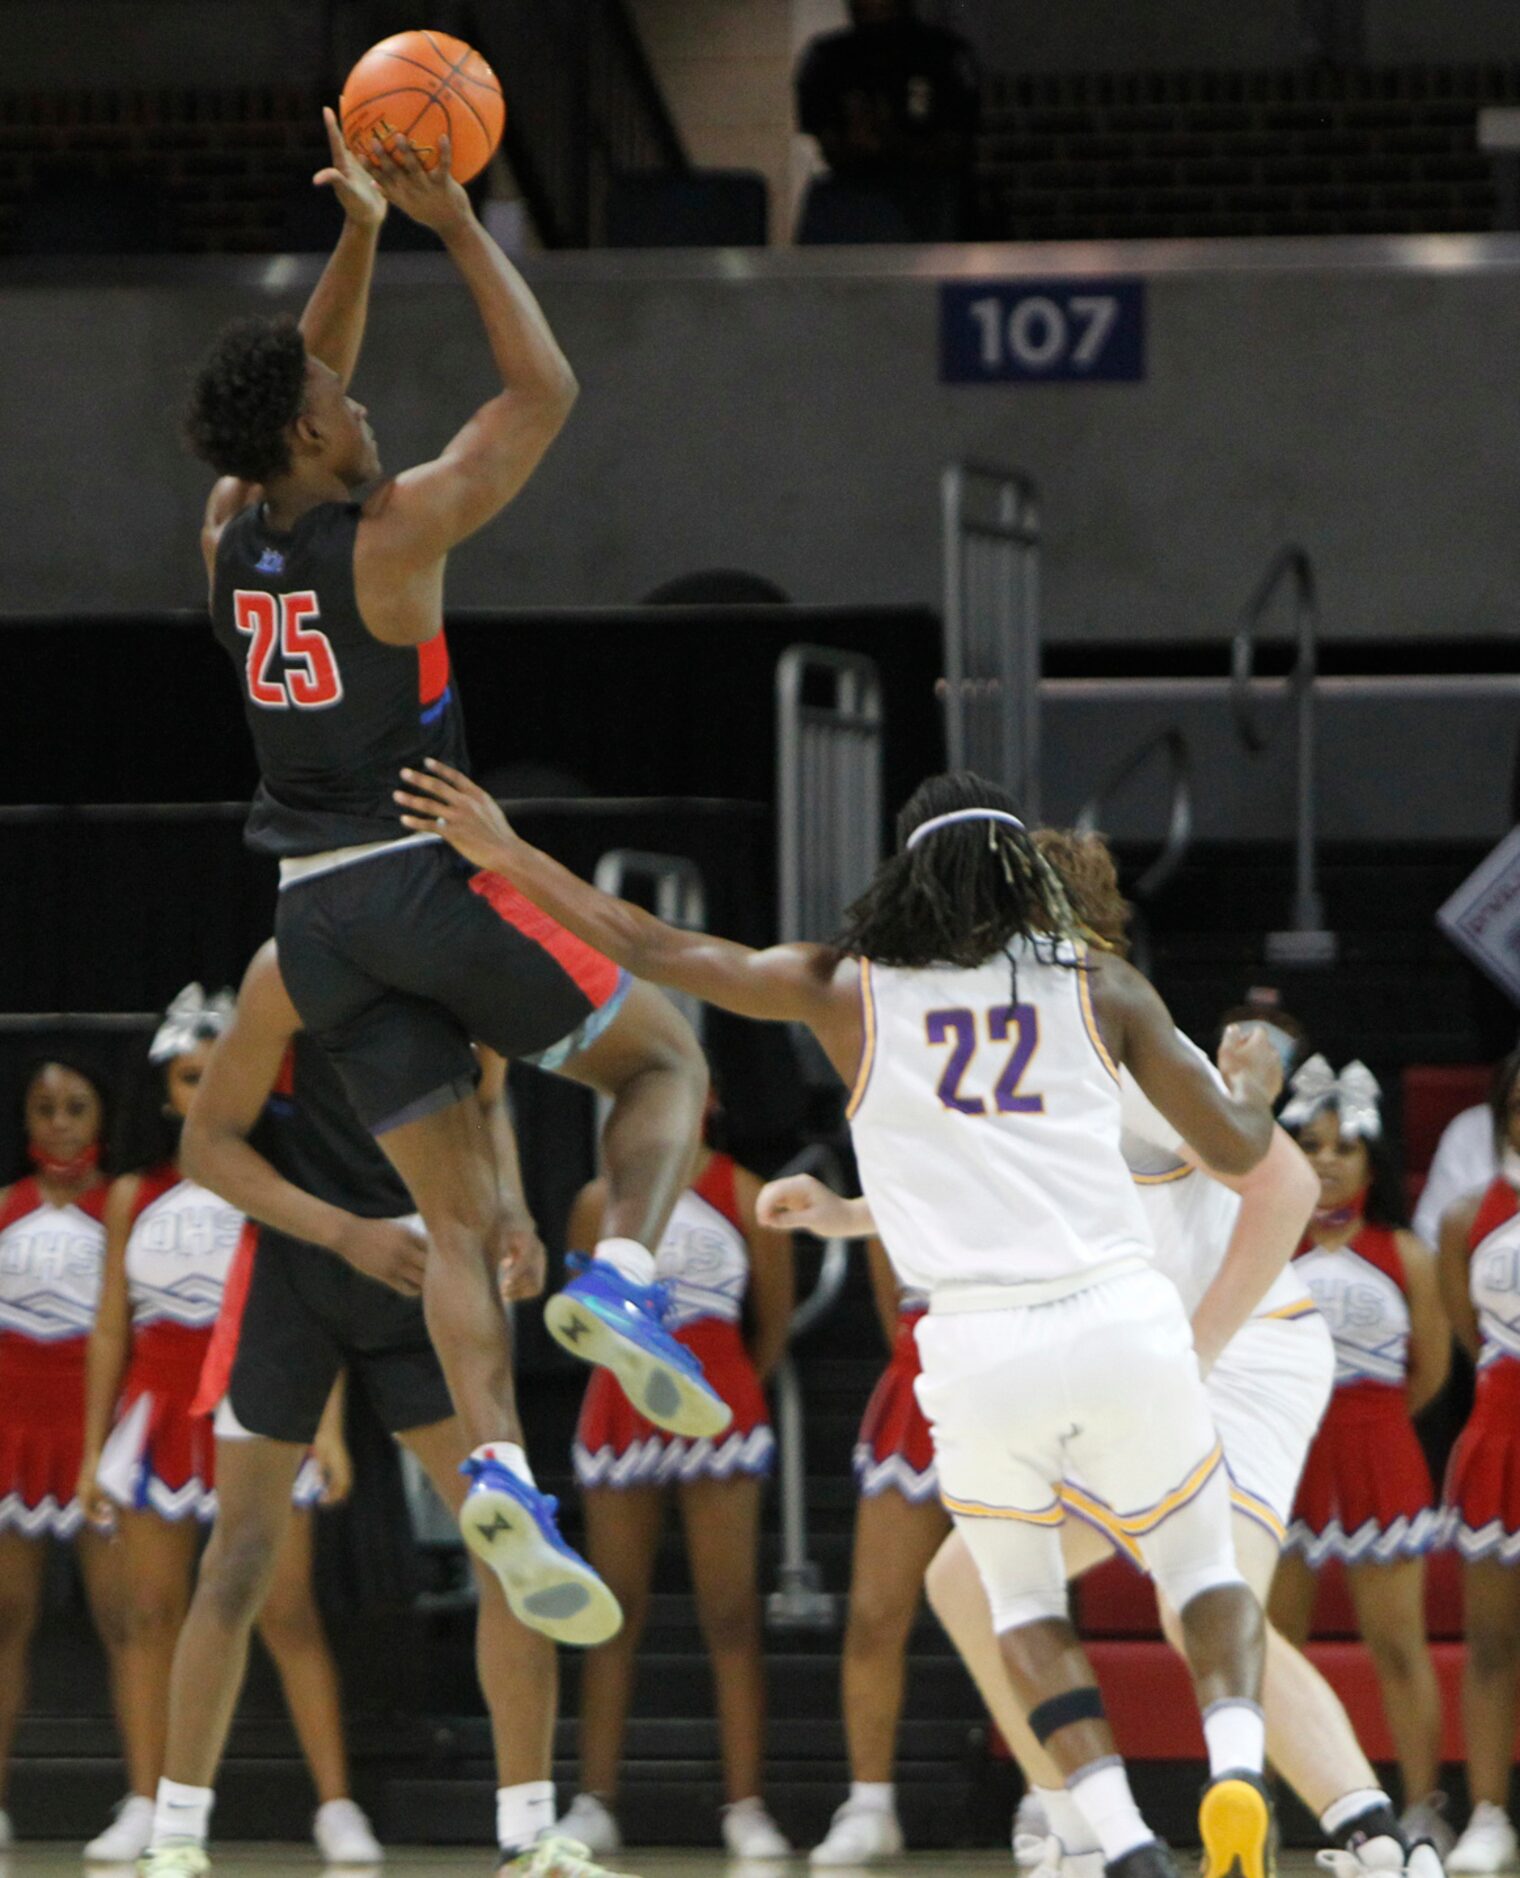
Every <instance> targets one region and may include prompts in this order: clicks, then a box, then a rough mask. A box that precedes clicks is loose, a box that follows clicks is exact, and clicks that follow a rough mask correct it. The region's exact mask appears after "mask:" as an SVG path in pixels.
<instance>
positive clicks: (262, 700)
mask: <svg viewBox="0 0 1520 1878" xmlns="http://www.w3.org/2000/svg"><path fill="white" fill-rule="evenodd" d="M318 614H319V608H318V606H317V596H316V595H315V594H314V593H312V592H310V591H308V592H305V593H265V592H263V591H262V590H261V589H258V588H252V589H250V588H247V587H239V588H238V589H237V590H236V591H235V592H234V594H233V596H232V617H233V619H234V621H235V622H236V624H237V629H238V631H239V632H240V633H245V634H246V635H247V637H248V662H247V679H248V696H249V698H250V700H251V701H252V702H253V703H254V704H257V705H259V706H261V707H262V708H263V709H264V710H266V711H288V710H289V709H290V708H291V707H292V706H294V707H295V709H296V710H298V711H321V710H325V709H326V708H327V706H328V705H330V704H337V703H338V702H339V700H340V699H341V698H342V696H343V680H342V677H341V676H340V674H339V672H338V661H337V659H336V658H335V657H334V656H333V649H332V642H331V640H329V639H328V637H327V635H326V633H323V632H319V631H318V630H317V628H316V627H315V626H313V625H311V624H309V623H308V622H310V621H312V620H315V619H316V618H317V617H318ZM276 655H278V657H279V659H280V660H281V662H282V663H281V668H280V669H279V670H275V669H273V668H274V665H275V659H276Z"/></svg>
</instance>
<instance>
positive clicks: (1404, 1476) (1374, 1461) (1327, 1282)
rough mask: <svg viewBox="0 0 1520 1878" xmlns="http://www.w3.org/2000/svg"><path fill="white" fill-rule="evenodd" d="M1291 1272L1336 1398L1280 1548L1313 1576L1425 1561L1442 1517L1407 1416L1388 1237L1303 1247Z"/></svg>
mask: <svg viewBox="0 0 1520 1878" xmlns="http://www.w3.org/2000/svg"><path fill="white" fill-rule="evenodd" d="M1293 1270H1294V1272H1295V1273H1296V1274H1297V1275H1298V1276H1299V1277H1301V1278H1302V1279H1303V1280H1304V1282H1305V1283H1306V1284H1307V1285H1308V1287H1309V1290H1310V1292H1311V1293H1312V1295H1313V1298H1314V1302H1315V1303H1316V1304H1317V1305H1318V1306H1319V1309H1320V1311H1321V1312H1322V1314H1323V1316H1324V1318H1325V1321H1326V1323H1327V1324H1328V1325H1329V1326H1330V1334H1331V1336H1332V1337H1333V1338H1334V1339H1335V1389H1334V1391H1333V1393H1332V1394H1331V1397H1330V1406H1329V1408H1328V1409H1327V1410H1326V1411H1325V1419H1324V1423H1323V1424H1322V1426H1321V1428H1320V1431H1319V1434H1318V1436H1317V1437H1316V1438H1315V1441H1314V1445H1313V1446H1312V1447H1311V1448H1310V1450H1309V1459H1308V1461H1307V1463H1306V1464H1305V1467H1304V1477H1303V1480H1302V1482H1301V1483H1300V1485H1299V1490H1298V1500H1297V1502H1296V1504H1295V1506H1294V1508H1293V1523H1292V1527H1291V1529H1290V1531H1289V1535H1288V1546H1289V1549H1290V1550H1292V1551H1296V1552H1300V1553H1302V1554H1303V1556H1304V1557H1305V1558H1306V1559H1307V1560H1308V1562H1309V1563H1310V1565H1313V1566H1319V1565H1322V1564H1323V1563H1324V1562H1325V1560H1326V1559H1331V1558H1338V1559H1341V1560H1343V1561H1344V1562H1345V1563H1346V1564H1348V1565H1361V1564H1380V1565H1386V1564H1389V1563H1390V1562H1392V1561H1393V1560H1395V1559H1402V1558H1413V1557H1415V1556H1417V1555H1418V1554H1420V1553H1422V1552H1427V1551H1428V1550H1429V1549H1430V1547H1431V1545H1432V1544H1433V1543H1434V1542H1435V1540H1436V1539H1437V1537H1438V1536H1439V1532H1440V1517H1439V1515H1438V1514H1437V1512H1436V1510H1435V1508H1434V1507H1433V1505H1432V1500H1433V1497H1434V1495H1433V1493H1432V1490H1431V1482H1430V1469H1429V1467H1428V1466H1427V1465H1426V1462H1425V1456H1424V1453H1423V1452H1422V1450H1421V1448H1420V1443H1419V1440H1418V1438H1417V1436H1416V1435H1415V1431H1414V1422H1413V1420H1412V1419H1411V1417H1410V1413H1409V1397H1408V1391H1407V1382H1408V1372H1409V1296H1408V1284H1407V1281H1406V1279H1405V1276H1404V1261H1403V1259H1402V1258H1401V1257H1400V1254H1399V1248H1398V1239H1397V1235H1396V1234H1395V1233H1393V1232H1392V1231H1391V1230H1390V1229H1389V1228H1388V1227H1386V1226H1372V1225H1364V1226H1363V1227H1362V1229H1361V1231H1360V1232H1358V1233H1357V1235H1356V1237H1355V1238H1354V1239H1352V1240H1351V1241H1350V1243H1349V1244H1347V1245H1344V1246H1339V1247H1335V1248H1330V1247H1326V1246H1316V1245H1305V1246H1304V1247H1302V1248H1301V1249H1300V1251H1299V1252H1298V1254H1297V1256H1296V1258H1295V1260H1294V1265H1293Z"/></svg>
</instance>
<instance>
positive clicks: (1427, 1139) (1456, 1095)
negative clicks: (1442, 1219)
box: [1402, 1063, 1493, 1185]
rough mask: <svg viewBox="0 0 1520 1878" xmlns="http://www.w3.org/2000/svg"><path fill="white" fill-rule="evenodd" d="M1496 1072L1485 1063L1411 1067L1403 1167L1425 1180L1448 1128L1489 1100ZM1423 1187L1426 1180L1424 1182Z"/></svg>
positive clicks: (1405, 1082)
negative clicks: (1454, 1119)
mask: <svg viewBox="0 0 1520 1878" xmlns="http://www.w3.org/2000/svg"><path fill="white" fill-rule="evenodd" d="M1492 1082H1493V1071H1492V1070H1491V1069H1489V1068H1488V1067H1487V1065H1486V1064H1483V1063H1411V1064H1409V1065H1408V1067H1407V1068H1406V1069H1405V1071H1404V1075H1403V1094H1404V1126H1403V1134H1402V1139H1403V1146H1404V1166H1405V1168H1406V1169H1407V1170H1408V1172H1409V1174H1411V1175H1418V1176H1421V1177H1423V1176H1424V1175H1425V1174H1426V1173H1427V1172H1428V1171H1429V1169H1430V1163H1431V1162H1432V1161H1433V1160H1434V1159H1435V1152H1436V1148H1437V1145H1438V1144H1439V1142H1440V1139H1441V1136H1442V1134H1443V1133H1444V1132H1445V1128H1446V1124H1447V1123H1448V1122H1449V1121H1451V1120H1452V1118H1453V1117H1454V1116H1457V1115H1460V1114H1461V1113H1462V1111H1463V1109H1470V1108H1472V1107H1473V1106H1474V1105H1475V1104H1477V1103H1479V1102H1486V1101H1487V1100H1488V1092H1489V1087H1490V1085H1491V1084H1492ZM1421 1184H1422V1185H1423V1178H1422V1180H1421Z"/></svg>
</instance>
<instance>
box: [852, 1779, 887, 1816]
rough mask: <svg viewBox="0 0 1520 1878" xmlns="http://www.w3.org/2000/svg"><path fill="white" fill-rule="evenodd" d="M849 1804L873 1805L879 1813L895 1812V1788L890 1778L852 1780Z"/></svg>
mask: <svg viewBox="0 0 1520 1878" xmlns="http://www.w3.org/2000/svg"><path fill="white" fill-rule="evenodd" d="M850 1804H851V1806H869V1807H873V1808H874V1809H875V1810H876V1811H877V1812H879V1813H895V1812H896V1811H897V1788H896V1786H895V1784H894V1783H893V1782H892V1781H890V1780H852V1781H851V1782H850Z"/></svg>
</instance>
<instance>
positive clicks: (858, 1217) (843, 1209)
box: [760, 1174, 896, 1283]
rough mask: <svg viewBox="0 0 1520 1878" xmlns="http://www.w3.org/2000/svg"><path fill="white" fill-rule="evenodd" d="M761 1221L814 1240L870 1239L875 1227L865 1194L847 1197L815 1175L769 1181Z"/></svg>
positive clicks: (795, 1175) (761, 1206) (761, 1210)
mask: <svg viewBox="0 0 1520 1878" xmlns="http://www.w3.org/2000/svg"><path fill="white" fill-rule="evenodd" d="M760 1220H761V1223H762V1224H763V1225H766V1226H774V1227H776V1228H777V1229H778V1230H779V1231H783V1232H810V1233H811V1234H812V1235H813V1237H814V1238H815V1239H868V1238H870V1236H871V1234H872V1233H874V1232H875V1230H876V1222H875V1220H873V1219H872V1217H871V1206H870V1202H869V1201H868V1200H867V1199H866V1198H865V1196H864V1195H863V1194H862V1195H858V1196H857V1197H856V1198H855V1199H853V1200H847V1199H845V1198H844V1196H843V1195H842V1194H838V1193H835V1191H834V1189H833V1188H832V1187H826V1186H825V1185H824V1184H823V1182H822V1181H821V1180H820V1179H819V1178H818V1176H817V1175H816V1174H787V1175H786V1176H785V1177H784V1178H783V1179H781V1180H770V1181H767V1182H766V1184H765V1186H764V1187H763V1188H762V1189H761V1190H760ZM893 1282H894V1283H895V1282H896V1280H894V1281H893Z"/></svg>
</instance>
